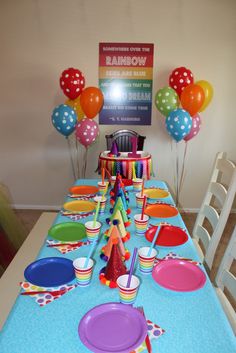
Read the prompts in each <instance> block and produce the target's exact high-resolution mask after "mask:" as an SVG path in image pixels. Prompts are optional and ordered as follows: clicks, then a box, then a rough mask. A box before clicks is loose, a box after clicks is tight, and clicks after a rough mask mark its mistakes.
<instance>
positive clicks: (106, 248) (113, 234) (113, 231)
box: [103, 224, 125, 259]
mask: <svg viewBox="0 0 236 353" xmlns="http://www.w3.org/2000/svg"><path fill="white" fill-rule="evenodd" d="M110 228H111V232H110V237H109V239H108V242H107V245H105V246H104V248H103V251H104V255H105V256H107V258H108V259H109V258H110V255H111V250H112V246H113V240H114V239H118V247H119V250H120V253H121V255H122V256H125V247H124V245H123V242H122V240H121V236H120V232H119V230H118V227H117V226H116V225H114V224H112V225H111V227H110Z"/></svg>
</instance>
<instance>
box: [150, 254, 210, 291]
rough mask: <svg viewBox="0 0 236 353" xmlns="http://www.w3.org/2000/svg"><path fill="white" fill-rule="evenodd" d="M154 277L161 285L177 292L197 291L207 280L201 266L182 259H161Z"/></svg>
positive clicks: (154, 270)
mask: <svg viewBox="0 0 236 353" xmlns="http://www.w3.org/2000/svg"><path fill="white" fill-rule="evenodd" d="M152 277H153V278H154V280H155V281H156V282H157V283H158V284H159V285H160V286H162V287H164V288H167V289H170V290H173V291H177V292H192V291H195V290H197V289H200V288H202V287H203V286H204V284H205V282H206V275H205V273H204V272H203V271H202V270H201V269H200V268H199V266H197V265H194V264H192V263H190V262H188V261H184V260H181V259H175V260H164V261H161V262H160V263H158V264H157V265H156V266H155V267H154V269H153V271H152Z"/></svg>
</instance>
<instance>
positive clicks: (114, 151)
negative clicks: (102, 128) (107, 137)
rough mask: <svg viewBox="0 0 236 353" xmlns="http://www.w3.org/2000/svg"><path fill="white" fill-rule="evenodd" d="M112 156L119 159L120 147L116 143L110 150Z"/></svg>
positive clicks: (114, 142) (113, 143)
mask: <svg viewBox="0 0 236 353" xmlns="http://www.w3.org/2000/svg"><path fill="white" fill-rule="evenodd" d="M109 154H110V155H112V156H116V157H118V156H119V155H120V153H119V149H118V145H117V143H116V141H113V142H112V146H111V150H110V153H109Z"/></svg>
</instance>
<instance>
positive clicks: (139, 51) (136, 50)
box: [99, 43, 154, 125]
mask: <svg viewBox="0 0 236 353" xmlns="http://www.w3.org/2000/svg"><path fill="white" fill-rule="evenodd" d="M153 52H154V46H153V44H135V43H132V44H129V43H100V44H99V87H100V89H101V91H102V93H103V96H104V105H103V108H102V110H101V111H100V114H99V124H104V125H105V124H106V125H110V124H116V125H122V124H123V125H151V112H152V80H153Z"/></svg>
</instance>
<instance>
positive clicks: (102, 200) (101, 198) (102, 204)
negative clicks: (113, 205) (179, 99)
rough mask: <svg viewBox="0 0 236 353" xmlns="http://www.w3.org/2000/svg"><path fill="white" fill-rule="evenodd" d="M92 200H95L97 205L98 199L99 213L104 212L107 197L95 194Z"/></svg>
mask: <svg viewBox="0 0 236 353" xmlns="http://www.w3.org/2000/svg"><path fill="white" fill-rule="evenodd" d="M94 201H95V203H96V205H97V203H98V201H100V208H99V214H102V213H104V212H105V208H106V203H107V198H106V197H105V196H95V197H94Z"/></svg>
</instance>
